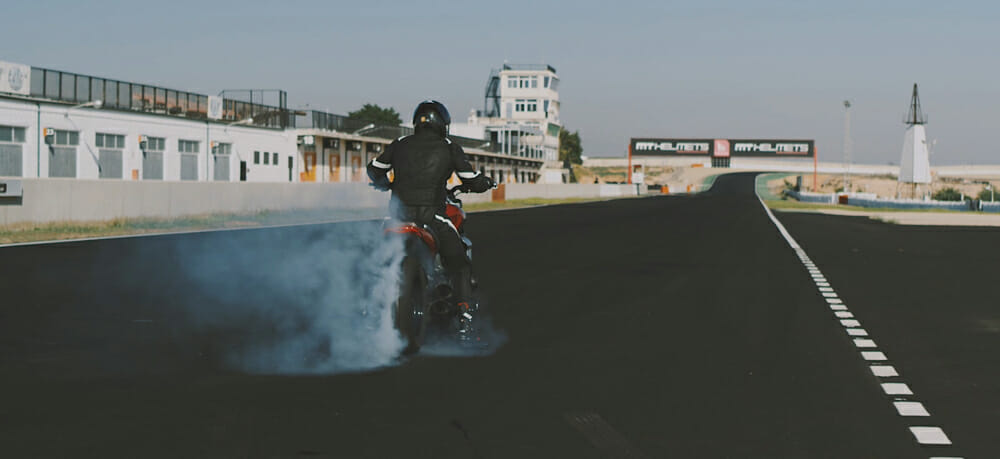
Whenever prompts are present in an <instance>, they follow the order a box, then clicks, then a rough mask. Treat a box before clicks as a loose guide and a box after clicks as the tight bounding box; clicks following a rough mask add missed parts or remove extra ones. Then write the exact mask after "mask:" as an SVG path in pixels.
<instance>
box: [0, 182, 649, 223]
mask: <svg viewBox="0 0 1000 459" xmlns="http://www.w3.org/2000/svg"><path fill="white" fill-rule="evenodd" d="M20 183H21V185H22V194H23V195H22V196H20V197H13V198H3V199H0V224H2V225H10V224H15V223H49V222H63V221H107V220H112V219H116V218H144V217H149V218H177V217H184V216H191V215H205V214H215V213H233V214H244V213H253V212H259V211H265V210H271V211H283V210H324V209H337V210H360V209H384V208H385V207H386V206H387V205H388V202H389V193H382V192H378V191H376V190H374V189H372V188H371V187H369V186H368V185H367V184H364V183H233V182H153V181H126V180H121V181H119V180H81V179H47V178H43V179H34V178H32V179H21V180H20ZM504 186H505V188H506V189H505V192H506V193H505V194H506V199H507V200H512V199H528V198H545V199H565V198H604V197H606V198H614V197H624V196H635V195H636V188H635V186H630V185H601V184H592V185H591V184H565V185H560V184H553V185H541V184H539V185H534V184H505V185H504ZM461 199H462V200H463V202H465V203H470V204H471V203H477V202H489V201H490V200H491V199H492V195H491V193H482V194H471V193H470V194H465V195H462V196H461Z"/></svg>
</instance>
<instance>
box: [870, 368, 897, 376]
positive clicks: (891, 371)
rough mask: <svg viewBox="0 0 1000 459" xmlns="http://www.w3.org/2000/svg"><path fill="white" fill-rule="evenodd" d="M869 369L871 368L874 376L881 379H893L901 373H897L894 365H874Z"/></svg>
mask: <svg viewBox="0 0 1000 459" xmlns="http://www.w3.org/2000/svg"><path fill="white" fill-rule="evenodd" d="M868 368H871V370H872V374H873V375H875V376H878V377H879V378H892V377H895V376H899V373H897V372H896V368H895V367H893V366H892V365H872V366H870V367H868Z"/></svg>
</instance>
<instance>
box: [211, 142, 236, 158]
mask: <svg viewBox="0 0 1000 459" xmlns="http://www.w3.org/2000/svg"><path fill="white" fill-rule="evenodd" d="M232 151H233V144H231V143H217V144H215V151H214V152H213V153H215V154H217V155H228V154H230V153H232Z"/></svg>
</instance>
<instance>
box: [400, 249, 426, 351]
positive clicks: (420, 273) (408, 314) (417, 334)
mask: <svg viewBox="0 0 1000 459" xmlns="http://www.w3.org/2000/svg"><path fill="white" fill-rule="evenodd" d="M426 287H427V276H426V274H425V273H424V267H423V263H421V260H420V259H419V257H418V256H416V255H413V254H408V255H407V256H406V258H404V259H403V265H402V269H401V279H400V285H399V298H397V299H396V304H395V307H394V311H393V312H394V315H395V321H396V329H397V330H399V333H400V335H402V336H403V340H404V341H406V348H404V349H403V353H404V354H414V353H416V352H417V351H419V350H420V346H421V345H422V344H423V342H424V334H425V332H426V330H427V320H428V316H427V312H428V311H427V307H428V305H427V298H426V289H427V288H426Z"/></svg>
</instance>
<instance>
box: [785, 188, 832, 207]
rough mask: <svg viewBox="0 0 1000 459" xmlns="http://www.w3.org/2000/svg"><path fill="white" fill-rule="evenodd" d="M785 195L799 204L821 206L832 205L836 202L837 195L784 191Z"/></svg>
mask: <svg viewBox="0 0 1000 459" xmlns="http://www.w3.org/2000/svg"><path fill="white" fill-rule="evenodd" d="M785 194H787V195H789V196H791V197H792V198H795V199H797V200H798V201H800V202H816V203H823V204H834V203H836V202H837V195H836V194H833V193H812V192H809V191H794V190H788V191H785Z"/></svg>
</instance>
